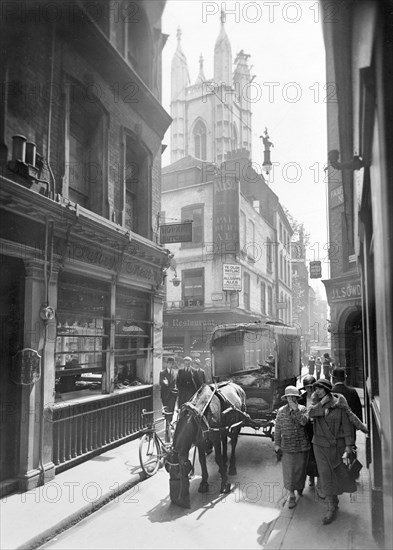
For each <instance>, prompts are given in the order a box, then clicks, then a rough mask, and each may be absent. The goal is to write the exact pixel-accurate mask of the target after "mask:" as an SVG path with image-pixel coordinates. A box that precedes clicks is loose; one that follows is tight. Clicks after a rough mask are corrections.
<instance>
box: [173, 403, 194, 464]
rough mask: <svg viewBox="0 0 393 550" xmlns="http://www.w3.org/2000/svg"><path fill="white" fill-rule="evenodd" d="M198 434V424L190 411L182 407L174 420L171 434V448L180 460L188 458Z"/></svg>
mask: <svg viewBox="0 0 393 550" xmlns="http://www.w3.org/2000/svg"><path fill="white" fill-rule="evenodd" d="M197 435H198V424H197V422H196V419H195V418H194V416H193V414H192V413H191V411H189V410H188V409H187V407H183V408H182V410H181V412H180V414H179V417H178V419H177V422H176V429H175V433H174V436H173V449H174V451H175V452H176V453H177V454H178V456H179V459H180V460H182V459H183V460H185V459H187V458H188V453H189V452H190V449H191V445H192V444H193V443H195V441H196V438H197Z"/></svg>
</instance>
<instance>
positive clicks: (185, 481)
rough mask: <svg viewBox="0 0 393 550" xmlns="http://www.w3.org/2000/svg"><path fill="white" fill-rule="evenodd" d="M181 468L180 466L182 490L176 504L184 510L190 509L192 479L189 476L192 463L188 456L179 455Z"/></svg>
mask: <svg viewBox="0 0 393 550" xmlns="http://www.w3.org/2000/svg"><path fill="white" fill-rule="evenodd" d="M179 466H180V490H179V497H178V499H177V502H176V504H177V505H178V506H182V507H183V508H190V506H191V505H190V479H189V477H188V474H189V473H190V471H191V469H192V465H191V462H190V461H189V459H188V456H186V457H185V456H180V455H179Z"/></svg>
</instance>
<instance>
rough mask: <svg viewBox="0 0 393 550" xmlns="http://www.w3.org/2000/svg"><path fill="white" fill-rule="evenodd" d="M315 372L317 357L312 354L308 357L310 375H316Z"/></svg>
mask: <svg viewBox="0 0 393 550" xmlns="http://www.w3.org/2000/svg"><path fill="white" fill-rule="evenodd" d="M314 372H315V357H314V356H313V355H310V357H309V358H308V374H309V375H310V376H314Z"/></svg>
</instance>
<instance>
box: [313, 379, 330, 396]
mask: <svg viewBox="0 0 393 550" xmlns="http://www.w3.org/2000/svg"><path fill="white" fill-rule="evenodd" d="M315 388H323V389H324V390H325V391H327V392H328V393H331V392H332V389H333V386H332V385H331V383H330V382H329V380H325V378H320V379H319V380H317V381H316V382H315V384H314V389H315Z"/></svg>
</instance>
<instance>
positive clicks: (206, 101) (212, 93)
mask: <svg viewBox="0 0 393 550" xmlns="http://www.w3.org/2000/svg"><path fill="white" fill-rule="evenodd" d="M180 37H181V33H180V30H178V32H177V40H178V43H177V49H176V52H175V54H174V57H173V59H172V70H171V84H172V88H171V116H172V118H173V123H172V126H171V137H172V139H171V162H172V163H173V162H176V161H177V160H180V159H181V158H184V157H186V156H188V155H191V156H192V157H195V158H197V159H199V160H203V161H207V162H215V163H217V164H221V163H222V162H224V160H225V157H226V155H227V153H229V152H231V151H235V150H237V149H246V151H247V152H248V153H249V154H251V105H250V102H249V101H248V99H247V98H248V90H247V86H249V84H250V82H251V78H250V68H249V66H248V58H249V55H247V54H245V53H244V52H243V50H242V51H241V52H239V54H238V55H237V56H236V59H235V71H234V73H232V66H233V58H232V48H231V43H230V41H229V38H228V35H227V33H226V30H225V12H224V11H221V21H220V31H219V34H218V37H217V40H216V42H215V46H214V75H213V78H210V79H209V78H206V76H205V73H204V68H203V57H202V54H201V56H200V58H199V72H198V76H197V78H196V80H195V82H194V84H190V79H189V73H188V66H187V60H186V57H185V55H184V53H183V51H182V48H181V44H180Z"/></svg>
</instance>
